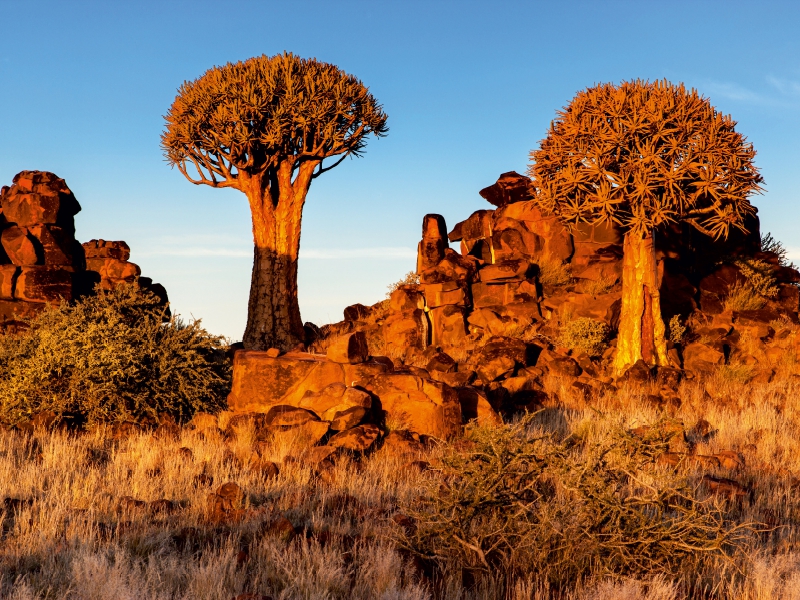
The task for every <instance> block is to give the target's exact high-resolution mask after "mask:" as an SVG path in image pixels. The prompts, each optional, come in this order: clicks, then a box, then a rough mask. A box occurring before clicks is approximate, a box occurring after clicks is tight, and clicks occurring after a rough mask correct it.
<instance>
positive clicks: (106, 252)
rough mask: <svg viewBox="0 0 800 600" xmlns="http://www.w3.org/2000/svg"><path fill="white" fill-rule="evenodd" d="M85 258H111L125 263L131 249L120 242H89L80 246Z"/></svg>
mask: <svg viewBox="0 0 800 600" xmlns="http://www.w3.org/2000/svg"><path fill="white" fill-rule="evenodd" d="M81 245H82V246H83V251H84V253H85V255H86V258H87V259H89V258H113V259H116V260H121V261H127V260H129V259H130V257H131V249H130V246H128V244H126V243H125V242H122V241H117V242H109V241H106V240H91V241H88V242H84V243H83V244H81Z"/></svg>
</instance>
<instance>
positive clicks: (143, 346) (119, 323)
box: [0, 285, 230, 425]
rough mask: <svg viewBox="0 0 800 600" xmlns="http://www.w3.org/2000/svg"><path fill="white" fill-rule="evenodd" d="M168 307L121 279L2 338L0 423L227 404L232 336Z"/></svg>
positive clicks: (180, 411)
mask: <svg viewBox="0 0 800 600" xmlns="http://www.w3.org/2000/svg"><path fill="white" fill-rule="evenodd" d="M165 310H166V309H165V308H164V307H162V306H159V300H158V298H156V297H155V296H154V295H153V294H151V293H149V292H145V291H141V290H138V289H137V288H135V287H134V286H129V285H121V286H118V287H116V288H115V289H114V290H113V291H108V292H103V293H100V294H98V295H97V296H93V297H90V298H86V299H84V300H83V301H82V302H79V303H77V304H75V305H73V306H70V305H67V304H62V305H61V306H59V307H48V308H47V309H46V310H45V311H44V312H43V313H41V314H40V315H39V316H38V317H36V318H35V319H33V320H32V321H31V322H30V327H29V329H28V330H26V331H25V332H23V333H20V334H19V335H14V336H10V335H9V336H0V380H2V381H3V385H2V386H0V421H2V422H5V423H7V424H14V423H17V422H19V421H22V420H25V419H28V418H30V417H31V416H32V415H33V414H35V413H38V412H41V411H52V412H53V413H55V414H56V415H67V414H68V415H70V416H72V417H74V418H76V419H78V420H80V421H85V422H87V424H90V425H91V424H93V423H95V422H97V421H141V420H150V421H153V420H155V419H156V418H157V417H158V415H159V413H168V414H171V415H173V416H174V417H175V418H177V419H179V420H185V419H187V418H189V417H191V416H192V415H193V414H194V413H195V412H196V411H198V410H201V411H216V410H219V408H221V407H222V406H223V403H224V401H225V397H226V394H227V392H228V388H229V385H230V366H229V364H228V362H227V361H226V360H225V359H224V353H223V351H224V346H225V344H224V340H223V339H222V338H219V337H216V336H212V335H211V334H209V333H208V332H206V331H205V330H204V329H203V328H202V327H201V326H200V322H199V321H193V322H191V323H188V324H187V323H184V322H182V321H181V320H180V319H179V318H176V317H172V318H168V319H167V318H166V316H165Z"/></svg>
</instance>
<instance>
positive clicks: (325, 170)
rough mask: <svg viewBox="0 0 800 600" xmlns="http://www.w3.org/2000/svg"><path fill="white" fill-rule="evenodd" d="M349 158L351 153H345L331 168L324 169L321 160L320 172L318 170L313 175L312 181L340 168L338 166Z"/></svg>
mask: <svg viewBox="0 0 800 600" xmlns="http://www.w3.org/2000/svg"><path fill="white" fill-rule="evenodd" d="M348 156H350V152H349V151H348V152H345V153H344V154H343V155H342V157H341V158H340V159H339V160H337V161H336V162H335V163H333V164H332V165H331V166H329V167H325V168H324V169H323V168H322V161H321V160H320V161H319V170H318V171H317V172H316V173H313V174H312V175H311V179H316V178H317V177H319V176H320V175H322V174H323V173H325V172H327V171H330V170H331V169H333V168H334V167H338V166H339V165H340V164H341V163H342V161H343V160H344V159H345V158H347V157H348Z"/></svg>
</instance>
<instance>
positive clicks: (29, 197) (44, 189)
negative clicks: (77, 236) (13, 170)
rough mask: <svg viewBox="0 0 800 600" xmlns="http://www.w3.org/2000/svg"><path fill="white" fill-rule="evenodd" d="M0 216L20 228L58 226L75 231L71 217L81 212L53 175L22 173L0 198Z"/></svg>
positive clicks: (78, 205) (71, 195) (61, 183)
mask: <svg viewBox="0 0 800 600" xmlns="http://www.w3.org/2000/svg"><path fill="white" fill-rule="evenodd" d="M0 205H2V207H3V216H4V217H5V218H6V220H7V221H8V222H9V223H15V224H16V225H18V226H20V227H28V226H30V225H40V224H52V225H61V226H66V227H68V228H70V230H71V231H74V223H73V217H74V216H75V215H76V214H78V213H79V212H80V210H81V206H80V204H78V201H77V200H76V199H75V196H74V195H73V194H72V192H71V191H70V189H69V188H68V187H67V184H66V183H65V182H64V180H63V179H60V178H59V177H57V176H56V175H54V174H53V173H48V172H44V171H22V172H21V173H19V174H17V175H16V176H15V177H14V183H13V185H12V186H11V187H10V188H8V189H7V190H6V192H5V193H4V194H3V195H2V197H0Z"/></svg>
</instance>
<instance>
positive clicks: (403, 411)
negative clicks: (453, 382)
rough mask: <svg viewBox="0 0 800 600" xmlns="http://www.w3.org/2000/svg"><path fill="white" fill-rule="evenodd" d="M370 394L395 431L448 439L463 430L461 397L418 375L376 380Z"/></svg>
mask: <svg viewBox="0 0 800 600" xmlns="http://www.w3.org/2000/svg"><path fill="white" fill-rule="evenodd" d="M366 389H367V391H369V392H370V393H371V394H373V395H374V396H375V397H377V398H378V400H379V407H380V410H381V411H382V412H383V414H384V416H385V418H386V419H387V420H390V421H392V423H393V427H398V428H405V429H409V430H411V431H415V432H416V433H419V434H426V435H432V436H435V437H439V438H448V437H451V436H454V435H456V434H458V433H459V432H460V430H461V405H460V404H459V401H458V394H457V393H456V391H455V390H454V389H453V388H451V387H450V386H448V385H445V384H443V383H441V382H438V381H433V380H431V379H423V378H421V377H417V376H415V375H406V374H401V373H391V374H385V375H379V376H378V377H375V379H373V380H372V381H371V382H370V383H369V384H368V385H367V386H366Z"/></svg>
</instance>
